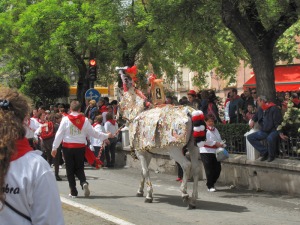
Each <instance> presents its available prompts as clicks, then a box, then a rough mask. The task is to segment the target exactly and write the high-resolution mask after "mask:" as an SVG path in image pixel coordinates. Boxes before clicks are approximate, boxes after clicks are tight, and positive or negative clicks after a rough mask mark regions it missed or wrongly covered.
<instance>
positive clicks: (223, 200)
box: [58, 168, 300, 225]
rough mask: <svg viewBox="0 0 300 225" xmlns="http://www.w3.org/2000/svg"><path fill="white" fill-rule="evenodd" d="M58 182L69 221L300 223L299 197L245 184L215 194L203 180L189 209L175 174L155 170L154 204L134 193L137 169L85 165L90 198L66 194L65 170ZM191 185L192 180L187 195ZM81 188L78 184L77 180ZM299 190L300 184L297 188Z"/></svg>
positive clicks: (84, 224)
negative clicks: (257, 189) (246, 187)
mask: <svg viewBox="0 0 300 225" xmlns="http://www.w3.org/2000/svg"><path fill="white" fill-rule="evenodd" d="M60 174H61V176H62V178H63V181H61V182H58V186H59V190H60V194H61V199H62V202H63V211H64V217H65V222H66V224H67V225H95V224H104V225H110V224H120V225H132V224H136V225H140V224H141V225H150V224H151V225H153V224H155V225H160V224H161V225H164V224H205V225H210V224H212V225H215V224H225V225H227V224H228V225H235V224H239V225H240V224H243V225H250V224H251V225H264V224H266V225H271V224H272V225H279V224H280V225H281V224H282V225H289V224H291V225H292V224H293V225H294V224H295V225H296V224H297V225H299V224H300V198H299V197H292V196H283V195H279V194H275V193H267V192H256V191H252V190H245V189H243V188H234V189H230V188H229V187H228V186H222V185H221V184H219V185H217V186H216V187H217V188H218V191H217V192H214V193H210V192H207V189H206V186H205V181H199V199H198V201H197V208H196V209H195V210H188V209H187V205H186V204H184V203H183V202H182V200H181V197H180V192H179V183H178V182H176V181H175V179H176V176H174V175H168V174H160V173H158V174H156V173H154V172H151V178H152V184H153V188H154V200H153V203H144V198H140V197H136V191H137V189H138V185H139V180H140V171H138V170H137V169H133V168H120V169H101V170H94V169H92V168H87V169H86V175H87V178H88V182H89V183H90V190H91V196H90V197H89V198H84V197H83V192H82V191H81V190H79V197H78V198H75V199H72V198H69V197H68V194H69V188H68V182H67V179H66V177H65V170H64V169H62V170H61V171H60ZM191 185H192V183H189V184H188V187H189V189H188V190H189V193H190V191H191ZM78 186H79V184H78ZM299 188H300V187H299Z"/></svg>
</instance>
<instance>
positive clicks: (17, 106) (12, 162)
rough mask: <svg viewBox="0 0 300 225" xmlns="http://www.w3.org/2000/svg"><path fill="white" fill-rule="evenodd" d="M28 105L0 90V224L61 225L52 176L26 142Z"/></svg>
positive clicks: (13, 93) (11, 92)
mask: <svg viewBox="0 0 300 225" xmlns="http://www.w3.org/2000/svg"><path fill="white" fill-rule="evenodd" d="M29 105H30V101H29V100H28V99H27V98H26V97H25V96H23V95H22V94H20V93H18V92H17V91H16V90H12V89H9V88H5V87H1V89H0V124H1V126H0V165H1V167H0V187H1V188H0V223H1V224H23V225H29V224H31V225H32V224H33V225H34V224H43V225H50V224H55V225H64V224H65V223H64V218H63V213H62V208H61V202H60V198H59V192H58V188H57V185H56V182H55V178H54V175H53V172H52V170H51V168H50V166H49V164H48V163H47V162H46V161H45V160H44V159H43V158H42V157H41V156H40V151H33V150H32V147H31V146H30V145H29V142H28V140H27V139H26V138H25V132H26V130H25V127H24V126H23V123H24V119H25V117H26V115H28V114H29V110H30V109H29V108H30V106H29Z"/></svg>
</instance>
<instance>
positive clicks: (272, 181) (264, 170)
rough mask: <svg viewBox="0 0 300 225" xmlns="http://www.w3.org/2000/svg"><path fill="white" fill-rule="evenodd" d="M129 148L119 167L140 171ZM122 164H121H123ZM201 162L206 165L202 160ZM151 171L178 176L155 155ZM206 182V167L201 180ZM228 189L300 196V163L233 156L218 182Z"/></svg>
mask: <svg viewBox="0 0 300 225" xmlns="http://www.w3.org/2000/svg"><path fill="white" fill-rule="evenodd" d="M129 152H130V150H129V148H126V147H124V148H123V149H122V148H120V149H119V151H117V157H116V161H118V162H116V164H117V165H119V166H128V167H133V168H138V169H140V168H141V166H140V162H139V161H138V160H133V158H132V157H131V156H130V155H129ZM120 162H121V163H120ZM199 162H200V163H201V164H202V162H201V159H199ZM150 170H152V171H154V172H156V173H158V172H159V173H168V174H174V175H176V174H177V167H176V164H175V161H174V160H173V159H170V158H169V157H168V156H162V155H157V154H155V155H153V159H152V160H151V163H150ZM202 179H205V173H204V169H203V166H202V169H201V174H200V180H202ZM218 181H219V182H221V183H222V184H225V185H234V186H237V187H239V186H240V187H244V188H248V189H250V190H257V191H262V190H264V191H271V192H276V193H282V194H289V195H297V196H298V195H300V161H298V160H288V159H275V160H274V161H273V162H266V161H264V162H261V161H259V160H248V159H247V156H246V155H234V154H231V155H230V158H229V159H228V160H226V161H224V162H222V172H221V175H220V178H219V180H218Z"/></svg>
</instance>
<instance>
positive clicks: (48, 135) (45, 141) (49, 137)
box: [34, 113, 62, 181]
mask: <svg viewBox="0 0 300 225" xmlns="http://www.w3.org/2000/svg"><path fill="white" fill-rule="evenodd" d="M58 116H60V118H61V117H62V115H61V114H59V115H57V116H56V115H55V113H51V114H50V115H49V118H48V121H46V122H45V123H44V124H41V125H40V127H39V128H38V129H37V130H36V131H35V133H34V135H35V138H36V139H37V138H40V139H41V140H42V141H41V150H42V151H43V153H44V156H45V159H46V160H47V162H48V163H49V165H52V162H53V161H54V160H53V158H52V155H51V151H52V144H53V141H54V137H55V133H56V132H57V130H58V127H59V124H58V123H57V122H56V117H58ZM56 157H59V155H57V156H56ZM58 169H59V165H58V167H57V166H55V172H54V173H55V178H56V180H57V181H61V180H62V179H61V178H60V177H59V176H58Z"/></svg>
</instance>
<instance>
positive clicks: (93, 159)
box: [84, 146, 103, 169]
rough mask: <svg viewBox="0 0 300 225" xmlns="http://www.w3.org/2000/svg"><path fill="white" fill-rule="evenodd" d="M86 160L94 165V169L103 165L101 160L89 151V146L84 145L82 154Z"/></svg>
mask: <svg viewBox="0 0 300 225" xmlns="http://www.w3.org/2000/svg"><path fill="white" fill-rule="evenodd" d="M84 156H85V158H86V160H87V161H88V163H89V164H90V165H91V166H93V167H95V168H96V169H100V167H101V166H102V165H103V162H102V161H101V160H100V159H98V158H97V157H96V156H95V155H94V153H93V152H92V151H91V149H90V148H89V147H87V146H86V147H85V154H84Z"/></svg>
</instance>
